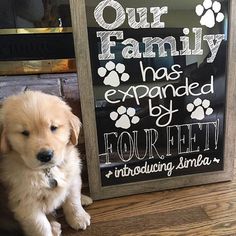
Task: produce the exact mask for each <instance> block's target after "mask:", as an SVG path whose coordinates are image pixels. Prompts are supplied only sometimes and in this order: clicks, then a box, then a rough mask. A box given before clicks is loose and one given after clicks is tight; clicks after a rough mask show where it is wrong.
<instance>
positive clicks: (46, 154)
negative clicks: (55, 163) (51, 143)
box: [37, 150, 53, 163]
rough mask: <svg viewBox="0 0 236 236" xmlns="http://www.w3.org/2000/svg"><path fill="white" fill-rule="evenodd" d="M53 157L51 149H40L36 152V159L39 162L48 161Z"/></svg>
mask: <svg viewBox="0 0 236 236" xmlns="http://www.w3.org/2000/svg"><path fill="white" fill-rule="evenodd" d="M52 158H53V151H52V150H41V151H40V152H39V153H38V154H37V159H38V160H39V161H41V162H45V163H46V162H49V161H51V159H52Z"/></svg>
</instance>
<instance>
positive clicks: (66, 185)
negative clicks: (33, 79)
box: [0, 91, 90, 236]
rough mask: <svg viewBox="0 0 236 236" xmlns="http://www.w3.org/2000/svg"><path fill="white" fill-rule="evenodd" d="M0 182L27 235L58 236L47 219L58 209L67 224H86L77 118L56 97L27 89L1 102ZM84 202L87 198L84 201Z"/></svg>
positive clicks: (56, 227)
mask: <svg viewBox="0 0 236 236" xmlns="http://www.w3.org/2000/svg"><path fill="white" fill-rule="evenodd" d="M0 123H1V124H2V131H1V140H0V141H1V143H0V144H1V145H0V153H1V156H2V158H1V163H0V168H1V169H0V180H1V182H2V183H3V184H4V185H5V187H6V188H7V190H8V195H9V207H10V209H11V211H12V212H13V213H14V216H15V218H16V219H17V221H18V222H19V223H20V225H21V227H22V228H23V230H24V232H25V234H26V235H27V236H58V235H60V234H61V228H60V224H59V223H57V222H56V221H50V218H49V217H48V215H49V214H50V213H52V212H53V211H54V210H55V209H56V208H58V207H59V206H62V208H63V211H64V214H65V218H66V220H67V222H68V224H69V225H70V226H71V227H72V228H74V229H76V230H78V229H86V227H87V226H89V225H90V216H89V214H88V213H87V212H86V211H85V210H84V209H83V207H82V205H81V177H80V172H81V163H80V159H79V153H78V151H77V149H76V148H75V145H76V144H77V140H78V135H79V131H80V125H81V123H80V120H79V119H78V118H77V117H76V116H75V115H73V114H72V112H71V109H70V107H68V106H67V105H66V103H65V102H63V101H62V100H61V99H59V98H58V97H56V96H52V95H47V94H44V93H42V92H33V91H28V92H25V93H22V94H19V95H16V96H11V97H9V98H7V99H6V100H5V101H4V102H3V106H2V109H1V114H0ZM85 200H86V201H89V199H88V198H87V199H85Z"/></svg>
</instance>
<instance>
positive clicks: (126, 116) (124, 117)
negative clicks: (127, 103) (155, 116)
mask: <svg viewBox="0 0 236 236" xmlns="http://www.w3.org/2000/svg"><path fill="white" fill-rule="evenodd" d="M135 114H136V111H135V109H134V108H132V107H129V108H126V107H124V106H120V107H118V109H117V112H116V111H113V112H111V113H110V118H111V119H112V120H114V121H116V123H115V126H116V127H117V128H122V129H128V128H130V127H131V124H137V123H138V122H139V120H140V119H139V117H138V116H135Z"/></svg>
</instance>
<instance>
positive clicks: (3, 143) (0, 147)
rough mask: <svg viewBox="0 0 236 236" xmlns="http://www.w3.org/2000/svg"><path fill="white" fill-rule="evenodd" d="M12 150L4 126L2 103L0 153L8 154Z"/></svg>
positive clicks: (0, 110)
mask: <svg viewBox="0 0 236 236" xmlns="http://www.w3.org/2000/svg"><path fill="white" fill-rule="evenodd" d="M10 149H11V148H10V145H9V142H8V141H7V136H6V128H5V127H4V126H3V112H2V104H1V103H0V153H7V152H9V151H10Z"/></svg>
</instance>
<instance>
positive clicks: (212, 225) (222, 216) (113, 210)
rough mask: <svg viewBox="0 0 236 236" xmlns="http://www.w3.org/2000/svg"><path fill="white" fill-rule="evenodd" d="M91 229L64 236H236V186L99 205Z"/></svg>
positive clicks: (222, 185)
mask: <svg viewBox="0 0 236 236" xmlns="http://www.w3.org/2000/svg"><path fill="white" fill-rule="evenodd" d="M87 211H88V212H89V213H90V215H91V217H92V224H91V226H90V227H89V228H88V229H87V230H85V231H79V232H75V231H73V230H72V229H70V228H69V226H67V224H66V223H64V219H63V218H61V219H60V220H61V222H62V224H63V236H77V235H78V236H118V235H121V236H148V235H160V236H167V235H168V236H174V235H179V236H180V235H181V236H183V235H188V236H191V235H196V236H218V235H224V236H229V235H235V236H236V178H235V180H234V181H233V182H226V183H218V184H211V185H205V186H199V187H191V188H185V189H178V190H171V191H163V192H155V193H149V194H140V195H135V196H129V197H122V198H117V199H111V200H103V201H96V202H95V203H94V204H93V205H91V206H89V207H87Z"/></svg>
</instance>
